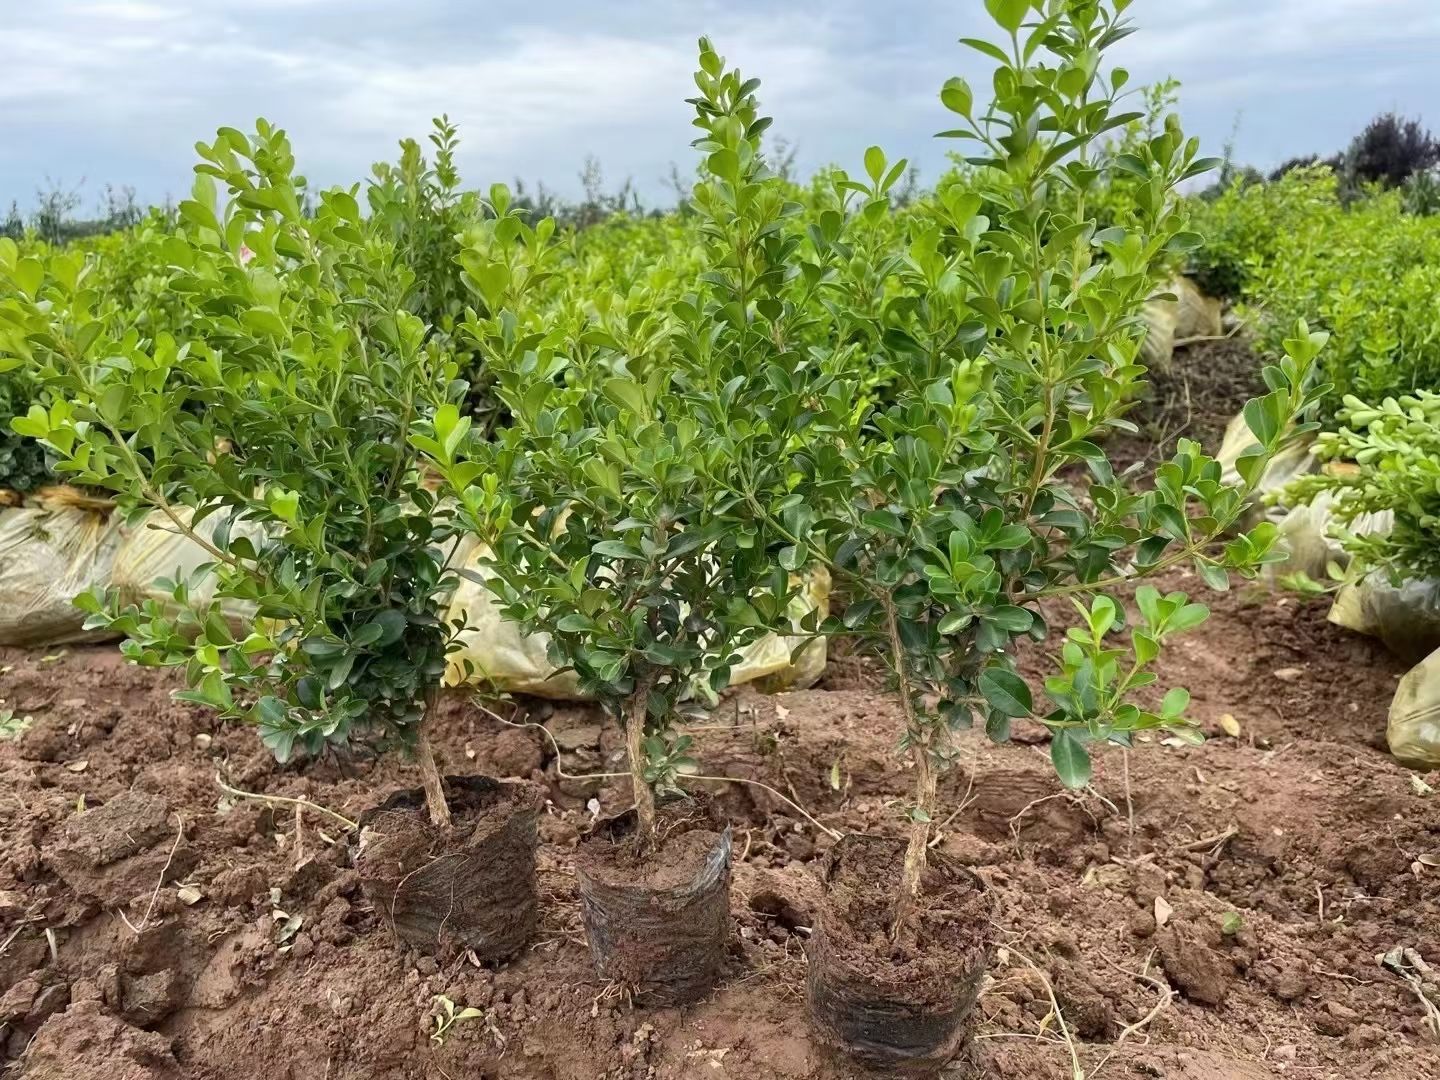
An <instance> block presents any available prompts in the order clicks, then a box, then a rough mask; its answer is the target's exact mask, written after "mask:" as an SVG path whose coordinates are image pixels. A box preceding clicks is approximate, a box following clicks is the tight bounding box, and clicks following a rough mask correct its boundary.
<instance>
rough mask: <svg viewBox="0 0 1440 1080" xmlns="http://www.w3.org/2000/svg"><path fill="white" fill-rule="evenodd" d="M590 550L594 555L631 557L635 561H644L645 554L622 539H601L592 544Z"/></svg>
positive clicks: (614, 557) (619, 557)
mask: <svg viewBox="0 0 1440 1080" xmlns="http://www.w3.org/2000/svg"><path fill="white" fill-rule="evenodd" d="M590 550H591V552H593V553H594V554H596V555H603V556H605V557H606V558H608V559H632V560H635V561H637V562H644V561H645V556H644V555H642V554H641V553H640V552H638V551H636V550H635V549H634V548H632V547H631V546H630V545H629V544H627V543H625V542H624V541H623V540H601V541H599V542H598V543H595V544H592V545H591V547H590Z"/></svg>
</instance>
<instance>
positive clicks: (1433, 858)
mask: <svg viewBox="0 0 1440 1080" xmlns="http://www.w3.org/2000/svg"><path fill="white" fill-rule="evenodd" d="M1415 861H1416V862H1418V863H1420V864H1422V865H1424V866H1440V855H1421V856H1420V857H1419V858H1417V859H1416V860H1415Z"/></svg>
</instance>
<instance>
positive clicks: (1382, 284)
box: [1191, 166, 1440, 426]
mask: <svg viewBox="0 0 1440 1080" xmlns="http://www.w3.org/2000/svg"><path fill="white" fill-rule="evenodd" d="M1403 198H1404V196H1403V194H1402V193H1401V192H1398V191H1390V192H1383V191H1379V190H1372V191H1369V192H1368V193H1367V194H1365V195H1364V196H1363V197H1360V198H1356V199H1353V200H1350V201H1348V202H1343V201H1342V200H1341V198H1340V194H1339V191H1338V182H1337V179H1336V176H1335V174H1334V173H1333V172H1332V171H1331V170H1330V169H1329V168H1327V167H1325V166H1315V167H1310V168H1301V169H1296V170H1294V171H1291V172H1289V173H1286V174H1285V175H1284V176H1282V177H1280V178H1279V179H1277V180H1274V181H1270V182H1266V183H1249V184H1247V183H1236V184H1235V185H1233V186H1231V187H1230V188H1228V189H1227V190H1226V191H1224V192H1223V193H1222V194H1220V195H1219V196H1218V197H1217V198H1215V199H1213V200H1199V199H1196V200H1194V207H1195V211H1194V215H1193V227H1194V228H1196V229H1197V230H1199V231H1200V232H1201V233H1203V234H1204V236H1205V244H1204V246H1203V247H1202V248H1200V249H1198V250H1197V251H1196V252H1195V253H1194V254H1193V255H1192V256H1191V259H1192V268H1191V271H1192V273H1193V275H1194V276H1195V278H1196V280H1197V281H1198V282H1199V284H1200V285H1201V287H1202V288H1204V289H1205V290H1206V291H1207V292H1209V293H1211V294H1212V295H1216V296H1224V297H1229V298H1232V299H1234V300H1236V301H1238V302H1239V305H1240V309H1241V313H1242V314H1243V315H1245V316H1246V317H1247V318H1248V320H1249V321H1250V323H1251V324H1252V326H1253V327H1254V329H1255V331H1256V332H1257V334H1258V336H1259V343H1260V347H1261V349H1262V350H1263V351H1265V352H1268V353H1270V354H1271V355H1279V353H1280V351H1281V349H1282V340H1283V338H1284V337H1285V336H1286V335H1287V334H1288V333H1289V331H1290V328H1291V327H1293V326H1294V324H1295V320H1296V319H1300V318H1303V319H1306V320H1307V321H1309V322H1310V323H1311V324H1312V325H1314V326H1316V327H1318V328H1323V329H1325V330H1327V331H1328V332H1329V333H1330V334H1331V337H1332V341H1333V344H1332V345H1331V347H1330V348H1329V349H1327V350H1326V354H1325V358H1324V360H1323V361H1322V364H1321V374H1322V375H1323V377H1324V380H1325V381H1326V382H1328V383H1330V384H1331V386H1332V390H1331V392H1330V393H1329V394H1328V395H1327V396H1326V400H1325V403H1324V406H1323V414H1324V419H1325V421H1326V423H1327V425H1328V426H1333V425H1334V424H1335V423H1336V422H1338V419H1339V413H1340V412H1341V410H1342V409H1343V407H1344V405H1343V403H1344V401H1345V399H1346V397H1347V396H1354V397H1357V398H1360V399H1361V400H1364V401H1369V402H1374V403H1377V404H1378V403H1379V402H1380V401H1382V400H1383V399H1385V398H1387V397H1399V396H1402V395H1405V394H1413V393H1415V392H1416V391H1419V390H1427V389H1434V388H1435V387H1437V386H1440V304H1437V302H1436V298H1437V296H1440V215H1431V216H1422V215H1415V214H1410V213H1406V212H1405V207H1404V204H1403Z"/></svg>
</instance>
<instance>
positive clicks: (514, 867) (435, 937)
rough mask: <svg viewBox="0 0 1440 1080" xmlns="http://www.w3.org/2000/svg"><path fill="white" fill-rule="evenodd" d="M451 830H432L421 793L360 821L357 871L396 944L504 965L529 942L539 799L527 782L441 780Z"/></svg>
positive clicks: (540, 793) (534, 910) (400, 796)
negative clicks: (463, 953)
mask: <svg viewBox="0 0 1440 1080" xmlns="http://www.w3.org/2000/svg"><path fill="white" fill-rule="evenodd" d="M445 794H446V798H447V801H448V802H449V804H450V813H451V819H452V820H451V824H450V827H449V828H448V829H447V828H442V827H440V826H437V825H435V824H433V823H432V822H431V820H430V816H429V814H428V813H427V812H426V810H425V794H424V792H423V791H422V790H421V789H418V788H416V789H414V790H410V791H402V792H399V793H397V794H395V795H393V796H391V797H390V798H389V799H387V800H386V801H385V802H384V803H383V804H382V805H380V806H378V807H375V808H373V809H371V810H367V811H366V812H365V813H364V814H362V815H361V816H360V849H359V852H358V853H357V855H356V859H355V867H356V870H357V871H358V872H359V874H360V883H361V886H362V887H363V888H364V890H365V895H366V897H367V898H368V899H369V900H370V902H371V903H372V904H374V906H375V910H376V911H378V912H379V913H380V915H381V917H382V918H384V919H385V920H386V922H388V923H389V924H390V927H391V929H392V930H393V931H394V932H395V936H396V937H398V938H400V939H401V940H402V941H405V942H408V943H410V944H412V945H415V946H417V947H419V948H422V949H426V950H431V951H439V952H446V953H448V952H453V951H456V950H458V949H473V950H474V951H475V954H476V955H477V956H478V957H479V958H480V960H481V961H483V962H486V963H496V962H499V961H502V960H506V959H509V958H510V957H511V956H514V955H515V954H516V953H517V952H519V951H520V950H521V949H522V948H524V947H525V944H526V942H528V941H529V940H530V937H531V935H532V934H533V933H534V932H535V924H536V921H537V919H538V917H539V907H538V902H537V900H536V890H535V842H536V820H537V818H538V816H539V812H540V808H541V807H542V806H543V805H544V803H545V794H544V790H543V789H542V788H541V787H540V786H539V785H537V784H532V783H530V782H529V781H527V780H492V779H490V778H489V777H485V776H451V777H446V779H445Z"/></svg>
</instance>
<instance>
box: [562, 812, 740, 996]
mask: <svg viewBox="0 0 1440 1080" xmlns="http://www.w3.org/2000/svg"><path fill="white" fill-rule="evenodd" d="M655 817H656V823H655V842H654V844H648V845H647V844H645V843H643V842H642V839H641V837H640V834H639V823H638V819H637V815H636V813H635V811H633V810H631V811H628V812H627V813H624V814H621V815H620V816H619V817H615V818H609V819H607V820H605V821H601V822H599V823H598V824H597V825H596V826H595V828H594V829H593V830H592V831H591V832H590V834H589V835H588V836H587V837H586V838H585V839H584V840H582V841H581V843H580V845H579V847H578V848H577V849H576V852H575V877H576V883H577V885H578V887H579V892H580V911H581V916H582V918H583V919H584V922H585V936H586V937H587V938H588V939H589V942H590V954H591V956H592V957H593V958H594V961H595V968H596V970H597V971H598V972H599V974H600V977H601V978H603V979H610V980H614V981H615V982H617V983H619V984H620V985H621V986H623V987H625V988H626V989H627V990H628V991H629V992H630V993H631V994H633V995H634V996H635V998H636V1000H638V1001H640V1002H642V1003H644V1004H647V1005H683V1004H686V1003H688V1002H692V1001H695V1000H697V999H699V998H702V997H704V996H705V995H706V994H707V993H709V991H710V989H711V988H712V987H713V986H714V985H715V982H716V980H717V979H719V977H720V972H721V969H722V967H723V966H724V963H725V953H726V948H727V945H728V943H729V938H730V826H729V824H728V823H726V822H725V821H724V820H723V818H722V817H721V816H720V813H719V810H718V808H717V807H716V806H715V804H714V803H713V802H712V801H711V800H710V799H708V798H707V797H704V796H698V797H696V798H695V799H676V800H674V801H671V802H668V803H664V804H662V805H661V806H659V807H658V808H657V810H656V815H655Z"/></svg>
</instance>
